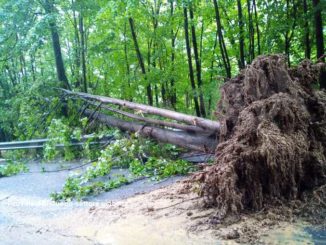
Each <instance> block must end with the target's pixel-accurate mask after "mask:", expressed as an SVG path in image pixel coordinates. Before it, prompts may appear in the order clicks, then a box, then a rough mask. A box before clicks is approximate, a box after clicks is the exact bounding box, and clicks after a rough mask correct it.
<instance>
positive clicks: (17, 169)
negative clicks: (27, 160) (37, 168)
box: [0, 160, 28, 177]
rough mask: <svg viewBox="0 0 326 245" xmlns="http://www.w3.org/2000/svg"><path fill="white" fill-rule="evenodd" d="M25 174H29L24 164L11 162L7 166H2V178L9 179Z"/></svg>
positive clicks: (0, 173) (0, 175)
mask: <svg viewBox="0 0 326 245" xmlns="http://www.w3.org/2000/svg"><path fill="white" fill-rule="evenodd" d="M23 172H28V168H27V167H26V165H25V164H24V163H22V162H14V161H11V160H9V162H8V163H7V164H5V165H0V177H9V176H12V175H16V174H19V173H23Z"/></svg>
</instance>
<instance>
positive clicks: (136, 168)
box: [129, 157, 194, 180]
mask: <svg viewBox="0 0 326 245" xmlns="http://www.w3.org/2000/svg"><path fill="white" fill-rule="evenodd" d="M129 169H130V171H131V172H132V173H133V174H134V175H136V176H145V177H150V178H151V179H153V180H160V179H164V178H167V177H170V176H173V175H185V174H187V173H189V172H191V171H193V170H194V166H193V165H192V164H190V163H189V162H186V161H184V160H176V161H172V160H166V159H162V158H155V157H150V158H149V159H148V160H147V161H146V163H145V164H143V163H142V162H140V161H139V160H138V159H135V160H134V161H132V162H131V164H130V167H129Z"/></svg>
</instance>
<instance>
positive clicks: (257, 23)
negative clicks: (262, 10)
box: [252, 0, 261, 55]
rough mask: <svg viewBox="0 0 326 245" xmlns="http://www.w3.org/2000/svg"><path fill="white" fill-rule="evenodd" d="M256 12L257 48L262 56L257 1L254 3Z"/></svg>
mask: <svg viewBox="0 0 326 245" xmlns="http://www.w3.org/2000/svg"><path fill="white" fill-rule="evenodd" d="M252 4H253V7H254V11H255V22H256V32H257V47H258V55H260V54H261V48H260V30H259V22H258V13H257V6H256V0H253V1H252Z"/></svg>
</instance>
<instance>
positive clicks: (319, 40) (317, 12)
mask: <svg viewBox="0 0 326 245" xmlns="http://www.w3.org/2000/svg"><path fill="white" fill-rule="evenodd" d="M312 4H313V7H314V18H315V32H316V47H317V59H319V58H320V57H322V56H323V55H324V36H323V19H322V14H321V10H322V9H321V8H322V7H321V4H320V1H319V0H312ZM323 60H324V58H323Z"/></svg>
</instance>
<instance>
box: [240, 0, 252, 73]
mask: <svg viewBox="0 0 326 245" xmlns="http://www.w3.org/2000/svg"><path fill="white" fill-rule="evenodd" d="M237 5H238V23H239V34H240V37H239V51H240V59H239V68H240V69H242V68H244V66H245V57H244V31H243V15H242V6H241V0H237ZM249 43H250V42H249ZM250 45H251V43H250ZM250 45H249V50H250V47H251V46H250Z"/></svg>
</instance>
